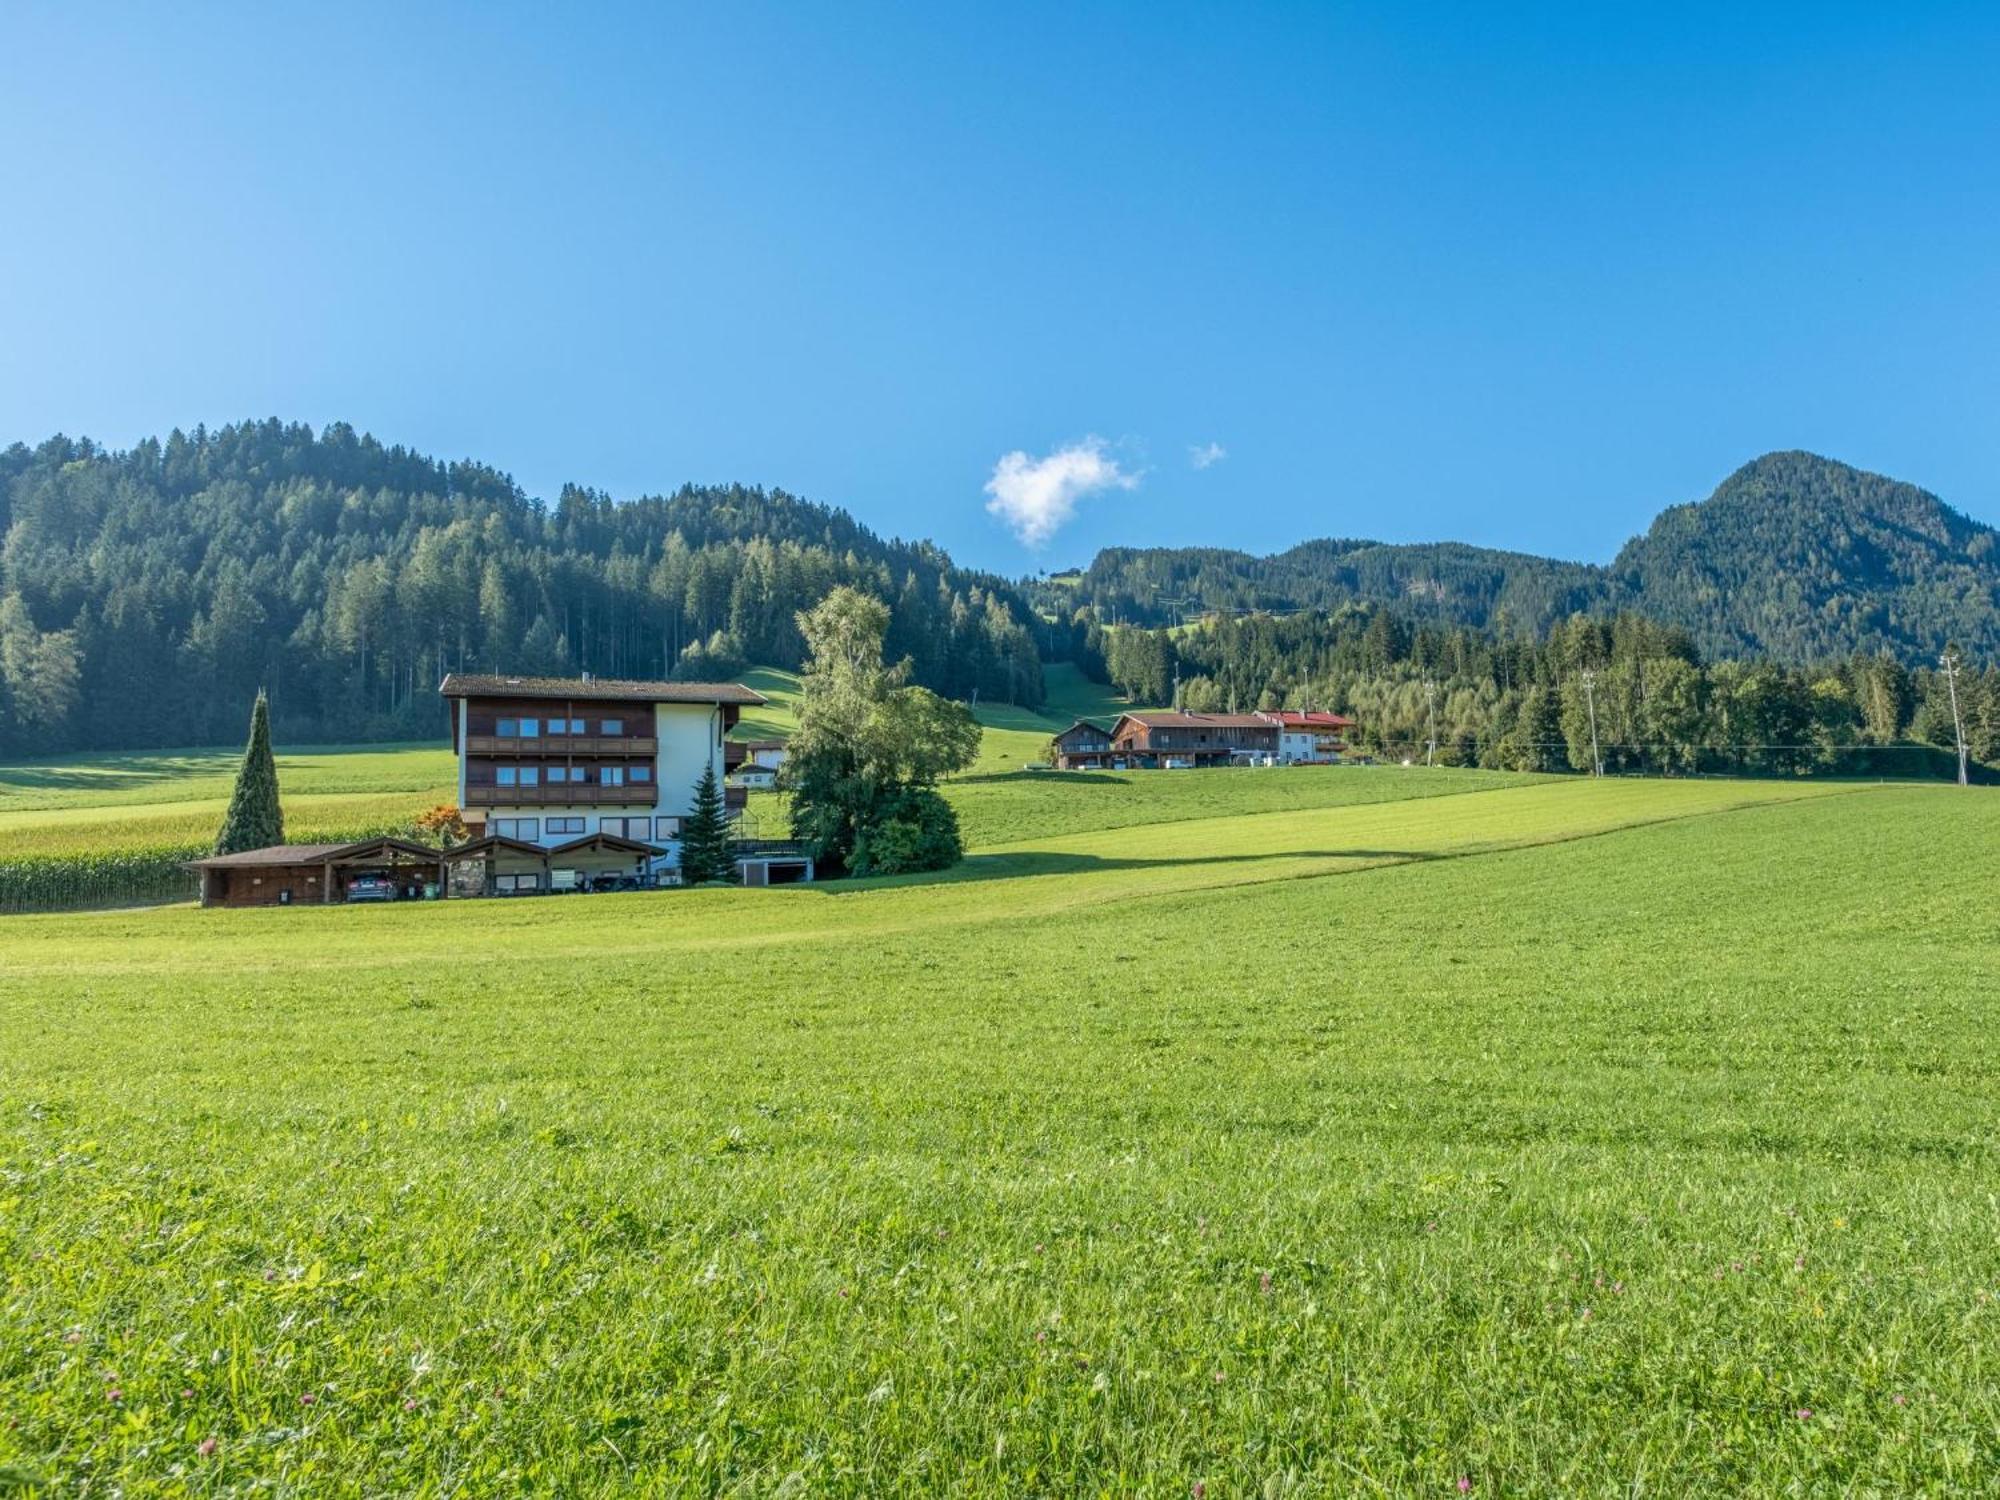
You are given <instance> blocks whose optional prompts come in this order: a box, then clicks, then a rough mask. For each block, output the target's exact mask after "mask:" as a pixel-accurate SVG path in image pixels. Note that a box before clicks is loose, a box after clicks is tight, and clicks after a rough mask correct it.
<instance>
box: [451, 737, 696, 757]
mask: <svg viewBox="0 0 2000 1500" xmlns="http://www.w3.org/2000/svg"><path fill="white" fill-rule="evenodd" d="M659 749H660V742H659V741H658V740H657V739H655V738H654V737H653V736H652V735H650V734H645V735H639V734H634V735H602V734H544V735H539V736H537V737H535V738H533V739H524V738H522V737H521V736H519V735H512V736H502V735H497V734H468V735H467V736H466V737H465V753H466V754H468V755H631V756H641V757H644V758H647V759H650V758H651V757H652V756H654V755H657V754H658V753H659Z"/></svg>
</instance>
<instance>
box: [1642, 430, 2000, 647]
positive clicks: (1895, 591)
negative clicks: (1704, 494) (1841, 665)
mask: <svg viewBox="0 0 2000 1500" xmlns="http://www.w3.org/2000/svg"><path fill="white" fill-rule="evenodd" d="M1610 573H1611V578H1612V581H1613V586H1614V587H1615V589H1616V590H1617V591H1618V593H1619V598H1620V600H1621V602H1623V603H1625V604H1627V605H1628V606H1629V607H1631V608H1635V609H1638V610H1640V611H1642V612H1643V613H1645V614H1648V615H1650V616H1652V617H1653V618H1655V619H1659V620H1666V621H1669V622H1671V623H1673V624H1677V625H1681V626H1683V627H1684V628H1685V629H1687V630H1688V631H1689V632H1691V633H1692V634H1693V635H1694V638H1695V643H1696V644H1697V645H1698V646H1700V647H1701V649H1702V650H1703V651H1704V652H1705V653H1707V654H1709V655H1711V656H1748V655H1755V654H1762V655H1768V656H1775V657H1778V658H1780V659H1783V660H1790V661H1807V660H1814V659H1819V658H1826V657H1833V656H1841V655H1845V654H1847V653H1849V652H1851V651H1877V650H1881V651H1887V652H1890V653H1892V654H1894V655H1898V656H1901V657H1903V658H1904V659H1906V660H1917V659H1924V660H1927V659H1929V658H1931V657H1934V656H1935V655H1936V654H1937V651H1938V649H1939V648H1940V647H1941V646H1943V645H1944V644H1945V642H1947V641H1955V642H1957V643H1958V644H1959V645H1961V646H1965V647H1967V648H1969V649H1970V650H1971V651H1972V653H1973V655H1975V656H1977V657H1982V658H1985V659H1988V660H1990V659H1992V658H1993V657H1994V656H1995V655H1996V654H2000V533H1996V532H1995V531H1994V529H1993V528H1992V527H1990V526H1982V525H1981V524H1980V523H1979V522H1977V521H1974V520H1972V519H1971V518H1969V517H1967V516H1963V515H1960V514H1959V513H1958V512H1957V511H1955V510H1953V509H1952V508H1951V507H1950V506H1948V505H1946V504H1945V503H1944V502H1943V501H1942V500H1940V499H1938V498H1937V496H1935V495H1932V494H1930V493H1928V492H1926V491H1924V490H1920V489H1918V488H1917V487H1916V486H1915V485H1913V484H1902V483H1900V482H1898V481H1896V480H1893V479H1885V478H1883V477H1882V476H1881V475H1880V474H1869V473H1865V472H1863V471H1862V470H1860V469H1854V468H1849V467H1848V466H1847V465H1846V464H1839V463H1834V462H1832V461H1831V460H1829V459H1824V458H1818V457H1815V456H1814V455H1813V454H1810V453H1771V454H1767V455H1765V456H1764V457H1763V458H1760V459H1758V460H1756V461H1755V462H1754V463H1749V464H1745V465H1744V466H1743V467H1742V468H1740V469H1738V470H1737V471H1736V472H1735V473H1734V474H1732V475H1730V476H1729V478H1728V479H1726V480H1724V481H1723V482H1722V485H1721V487H1720V488H1718V489H1717V490H1716V492H1715V493H1714V494H1713V495H1711V496H1710V497H1709V498H1708V499H1706V500H1704V501H1701V502H1700V503H1698V504H1694V505H1677V506H1675V507H1674V508H1673V509H1671V510H1669V511H1666V512H1665V513H1664V514H1662V515H1661V516H1660V517H1659V519H1657V520H1656V521H1654V522H1653V525H1652V527H1651V529H1650V530H1648V531H1647V532H1646V534H1645V535H1644V536H1642V537H1638V538H1636V539H1634V540H1633V541H1631V542H1628V543H1627V544H1626V545H1625V548H1624V550H1623V551H1621V552H1620V553H1619V554H1618V557H1617V559H1616V561H1614V562H1613V563H1612V565H1611V569H1610Z"/></svg>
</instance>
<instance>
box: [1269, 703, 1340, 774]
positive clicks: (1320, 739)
mask: <svg viewBox="0 0 2000 1500" xmlns="http://www.w3.org/2000/svg"><path fill="white" fill-rule="evenodd" d="M1257 717H1258V718H1260V719H1266V720H1269V721H1270V722H1271V723H1273V724H1276V725H1277V726H1278V759H1279V760H1281V761H1283V762H1284V763H1285V764H1286V765H1288V766H1331V765H1337V764H1339V762H1340V758H1341V756H1343V755H1344V754H1346V753H1347V742H1346V740H1345V739H1343V738H1342V736H1343V735H1344V734H1346V732H1347V731H1348V730H1350V729H1352V728H1354V720H1352V719H1350V718H1348V717H1347V716H1346V715H1345V714H1334V713H1322V712H1318V711H1314V712H1310V713H1307V712H1301V711H1298V710H1293V709H1284V710H1281V711H1279V712H1276V713H1259V714H1258V715H1257Z"/></svg>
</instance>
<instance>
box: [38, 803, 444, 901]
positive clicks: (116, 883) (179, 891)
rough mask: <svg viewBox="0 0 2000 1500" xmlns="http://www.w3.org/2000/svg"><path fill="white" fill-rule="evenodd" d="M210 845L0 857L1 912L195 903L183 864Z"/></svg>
mask: <svg viewBox="0 0 2000 1500" xmlns="http://www.w3.org/2000/svg"><path fill="white" fill-rule="evenodd" d="M409 831H410V824H409V821H408V820H407V819H403V820H399V821H392V822H383V823H373V824H370V825H368V826H366V827H362V828H358V829H324V828H305V829H301V830H299V832H298V833H296V834H294V835H293V838H294V839H295V841H297V842H300V843H326V844H332V843H357V842H359V841H360V840H362V839H366V838H374V837H376V836H378V835H380V834H385V833H389V834H399V835H404V836H407V835H408V833H409ZM209 847H210V846H209V844H208V842H207V841H203V842H201V843H187V842H178V841H177V842H173V843H160V844H156V845H153V846H151V847H142V848H130V847H128V848H123V849H89V848H69V849H62V850H50V851H45V852H37V851H32V850H20V849H16V850H13V851H8V852H4V853H0V912H29V911H76V910H80V909H82V908H85V907H92V906H143V905H148V904H152V903H156V902H162V901H191V900H193V899H194V897H195V894H196V889H197V886H196V880H195V876H194V874H193V873H192V872H191V871H188V870H186V869H183V868H182V866H183V865H184V864H185V863H186V862H187V861H188V860H191V859H200V858H201V857H202V856H203V855H205V854H207V853H208V852H209Z"/></svg>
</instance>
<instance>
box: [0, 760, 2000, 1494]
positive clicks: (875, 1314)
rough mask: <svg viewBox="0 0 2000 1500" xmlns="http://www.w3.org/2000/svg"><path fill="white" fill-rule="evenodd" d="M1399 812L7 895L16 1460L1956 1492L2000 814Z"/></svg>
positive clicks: (1999, 1386) (162, 1479) (1254, 1487)
mask: <svg viewBox="0 0 2000 1500" xmlns="http://www.w3.org/2000/svg"><path fill="white" fill-rule="evenodd" d="M1221 774H1222V773H1217V775H1218V776H1220V775H1221ZM1242 774H1243V776H1244V777H1245V778H1246V782H1245V784H1255V783H1249V782H1248V781H1247V778H1248V777H1251V776H1257V775H1261V774H1266V773H1256V772H1249V773H1242ZM1274 774H1277V775H1279V776H1283V775H1288V774H1291V773H1274ZM1298 774H1300V775H1302V776H1306V777H1310V776H1311V775H1313V774H1315V773H1298ZM1424 775H1425V773H1423V772H1409V773H1406V772H1401V771H1393V772H1392V771H1385V770H1381V769H1379V768H1377V769H1370V770H1366V771H1359V772H1355V773H1353V776H1354V780H1352V781H1351V782H1349V783H1347V784H1348V785H1350V786H1353V787H1361V786H1364V785H1373V786H1376V787H1380V788H1383V789H1388V790H1393V789H1394V788H1395V787H1397V786H1399V785H1402V786H1407V787H1409V788H1411V789H1412V790H1415V789H1417V788H1418V787H1419V786H1420V784H1421V778H1423V777H1424ZM1431 776H1432V780H1431V783H1430V785H1431V787H1432V788H1433V789H1436V788H1439V787H1445V788H1448V789H1449V790H1450V792H1451V794H1450V795H1428V796H1408V797H1400V798H1399V797H1391V796H1382V797H1374V798H1372V799H1369V800H1351V801H1349V802H1347V803H1345V804H1339V803H1335V804H1329V805H1325V806H1321V807H1291V808H1286V809H1283V810H1270V811H1263V812H1258V811H1253V810H1247V809H1245V810H1229V811H1226V812H1225V814H1224V815H1222V816H1211V817H1207V818H1203V817H1197V816H1178V815H1170V816H1168V817H1166V818H1164V819H1160V820H1155V821H1150V822H1143V823H1137V824H1134V825H1131V826H1125V827H1117V826H1111V825H1106V826H1104V827H1100V828H1097V829H1095V830H1075V829H1072V828H1070V827H1068V826H1067V825H1066V823H1065V822H1064V821H1063V820H1056V821H1055V822H1054V823H1053V824H1052V825H1051V826H1047V827H1044V828H1042V829H1041V830H1040V831H1035V830H1034V829H1032V828H1028V826H1027V823H1026V821H1025V820H1024V821H1023V825H1022V826H1023V828H1024V830H1025V831H1024V832H1023V833H1022V835H1021V837H1019V838H1018V839H1016V840H1014V841H1011V842H1005V843H1000V842H996V843H994V844H992V845H990V846H988V847H986V848H984V849H982V850H980V851H979V852H977V853H975V855H974V856H973V857H972V858H971V859H969V860H968V861H967V862H966V864H965V865H963V866H961V867H960V868H959V869H958V870H957V871H954V872H953V873H952V875H951V877H950V878H947V879H942V880H935V879H934V880H928V881H926V880H921V879H911V880H905V881H882V882H863V883H853V884H847V885H839V886H836V885H825V886H819V887H796V888H789V889H783V890H771V891H756V892H752V891H696V892H680V893H659V894H639V895H631V896H603V897H594V898H590V899H588V900H551V901H539V902H520V903H502V902H480V903H472V902H469V903H454V904H449V905H415V906H408V907H389V908H372V909H343V908H333V909H326V910H320V909H304V910H292V911H282V912H281V911H275V910H274V911H245V912H200V911H196V910H193V909H191V908H187V907H168V908H158V909H152V910H129V911H115V912H99V913H82V914H70V915H46V916H25V917H17V918H11V919H9V920H8V921H7V922H6V923H5V924H4V926H0V1278H4V1283H5V1295H4V1298H0V1464H4V1465H7V1466H9V1467H8V1469H7V1470H6V1472H8V1473H10V1474H11V1475H12V1476H14V1479H15V1482H16V1483H17V1485H18V1484H23V1483H32V1482H33V1481H34V1480H36V1479H41V1480H46V1481H47V1482H48V1485H49V1486H50V1487H51V1489H52V1490H53V1491H54V1492H64V1493H66V1492H80V1493H119V1494H127V1495H169V1494H221V1493H239V1492H250V1491H252V1490H255V1491H257V1492H260V1493H275V1494H298V1495H305V1494H312V1495H322V1494H353V1495H363V1494H381V1493H412V1494H446V1493H467V1494H492V1493H517V1494H600V1493H602V1494H628V1493H703V1494H745V1495H748V1494H778V1493H783V1494H800V1495H803V1494H851V1495H894V1494H908V1495H933V1494H961V1495H986V1494H1009V1495H1017V1494H1042V1495H1064V1496H1068V1495H1077V1494H1111V1493H1117V1494H1148V1495H1158V1496H1165V1497H1188V1496H1200V1497H1221V1496H1236V1495H1249V1496H1272V1495H1279V1496H1284V1495H1308V1494H1312V1495H1347V1494H1354V1493H1393V1494H1419V1495H1421V1494H1437V1495H1457V1494H1462V1493H1472V1494H1492V1495H1498V1494H1550V1495H1555V1494H1561V1495H1578V1494H1613V1493H1617V1494H1630V1493H1635V1492H1645V1493H1662V1494H1703V1493H1708V1494H1712V1493H1740V1494H1759V1495H1766V1494H1776V1493H1799V1494H1804V1493H1877V1494H1905V1493H1923V1492H1931V1493H1964V1492H1967V1491H1976V1490H1979V1489H1981V1488H1984V1487H1988V1486H1990V1484H1991V1482H1992V1480H1991V1476H1992V1474H1993V1473H1994V1472H1995V1465H1996V1463H2000V1336H1996V1335H2000V1328H1996V1318H2000V1207H1996V1199H1995V1197H1994V1192H1993V1182H1994V1180H1995V1166H1996V1162H1995V1140H1994V1124H1993V1120H1994V1116H1993V1110H1992V1107H1991V1101H1992V1093H1993V1087H1994V1080H1995V1077H1996V1073H2000V1028H1997V1027H1996V1026H1995V1025H1994V1005H1995V997H1996V995H2000V911H1996V903H1994V902H1993V900H1992V899H1991V893H1992V892H1993V891H1994V890H1995V889H2000V798H1996V797H1995V796H1994V795H1993V794H1991V793H1988V792H1985V791H1982V790H1977V789H1975V790H1973V791H1970V792H1960V791H1957V790H1955V789H1951V788H1937V787H1893V786H1892V787H1872V786H1851V785H1838V784H1829V783H1721V782H1684V783H1673V782H1657V781H1656V782H1622V781H1611V782H1595V783H1593V782H1587V781H1579V780H1561V781H1553V782H1541V783H1532V784H1510V783H1509V782H1508V781H1506V780H1505V779H1504V778H1498V777H1484V776H1481V775H1480V774H1479V773H1473V772H1463V773H1450V774H1449V776H1448V777H1447V775H1446V773H1431ZM1377 777H1380V778H1381V779H1380V780H1374V779H1373V778H1377ZM1165 779H1168V780H1171V779H1172V778H1171V777H1168V778H1165ZM1022 780H1023V782H1025V781H1026V778H1025V777H1024V778H1022ZM1203 780H1205V778H1202V777H1196V776H1193V775H1189V776H1186V777H1183V778H1181V781H1182V782H1183V783H1193V782H1196V781H1203ZM1212 784H1214V785H1220V784H1221V783H1220V782H1215V783H1212ZM1116 792H1117V788H1115V787H1098V788H1095V789H1093V788H1089V787H1086V786H1081V785H1079V786H1078V787H1077V789H1076V795H1077V797H1078V798H1079V799H1080V800H1082V799H1087V798H1089V797H1092V796H1103V797H1105V798H1106V799H1107V803H1106V805H1112V803H1111V801H1110V800H1109V799H1113V798H1115V795H1116ZM1036 795H1041V793H1040V792H1039V790H1037V792H1036ZM1169 811H1170V813H1173V812H1175V811H1176V810H1169Z"/></svg>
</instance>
